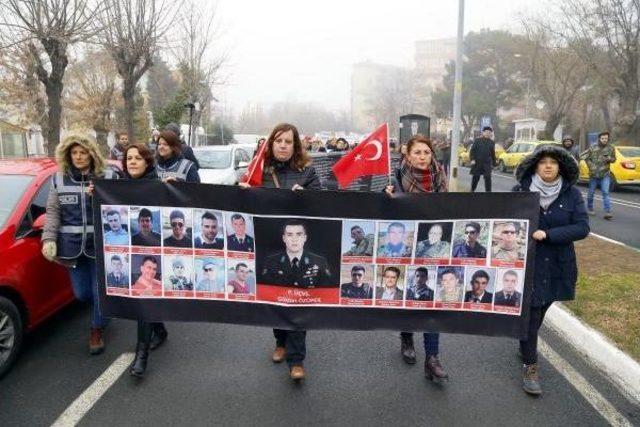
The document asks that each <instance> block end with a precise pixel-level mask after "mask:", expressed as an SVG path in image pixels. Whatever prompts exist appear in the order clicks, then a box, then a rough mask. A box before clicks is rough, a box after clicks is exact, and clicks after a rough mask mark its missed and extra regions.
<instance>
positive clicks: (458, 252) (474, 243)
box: [452, 221, 487, 258]
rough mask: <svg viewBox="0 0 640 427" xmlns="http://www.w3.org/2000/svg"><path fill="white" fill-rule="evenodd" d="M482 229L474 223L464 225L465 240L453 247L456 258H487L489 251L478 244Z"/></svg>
mask: <svg viewBox="0 0 640 427" xmlns="http://www.w3.org/2000/svg"><path fill="white" fill-rule="evenodd" d="M481 228H482V227H481V226H480V224H478V223H477V222H473V221H471V222H468V223H466V224H465V225H464V238H463V239H462V240H461V241H459V242H458V243H456V244H455V245H453V254H452V256H453V257H454V258H486V257H487V249H486V248H485V247H484V246H482V245H481V244H480V242H478V238H479V237H480V230H481Z"/></svg>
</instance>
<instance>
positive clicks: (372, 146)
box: [331, 123, 390, 188]
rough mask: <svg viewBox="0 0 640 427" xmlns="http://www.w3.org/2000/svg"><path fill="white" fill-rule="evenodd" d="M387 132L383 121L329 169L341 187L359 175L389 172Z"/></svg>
mask: <svg viewBox="0 0 640 427" xmlns="http://www.w3.org/2000/svg"><path fill="white" fill-rule="evenodd" d="M388 134H389V133H388V129H387V124H386V123H385V124H383V125H382V126H380V127H379V128H378V129H376V130H375V131H374V132H373V133H371V134H370V135H369V136H368V137H366V138H365V139H364V140H363V141H362V142H361V143H360V144H358V146H357V147H356V148H354V149H353V151H351V152H350V153H349V154H347V155H345V156H344V157H342V158H341V159H340V160H338V162H337V163H336V164H335V165H333V167H332V168H331V170H332V171H333V174H334V175H335V176H336V179H337V180H338V183H339V184H340V187H341V188H346V187H347V186H348V185H349V184H351V182H352V181H353V180H354V179H356V178H359V177H361V176H367V175H386V174H388V173H389V172H390V169H389V140H388Z"/></svg>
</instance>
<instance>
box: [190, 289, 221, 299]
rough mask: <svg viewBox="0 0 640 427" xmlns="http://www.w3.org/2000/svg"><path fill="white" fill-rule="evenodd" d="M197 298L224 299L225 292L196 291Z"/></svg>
mask: <svg viewBox="0 0 640 427" xmlns="http://www.w3.org/2000/svg"><path fill="white" fill-rule="evenodd" d="M196 298H206V299H224V292H204V291H196Z"/></svg>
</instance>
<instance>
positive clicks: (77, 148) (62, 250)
mask: <svg viewBox="0 0 640 427" xmlns="http://www.w3.org/2000/svg"><path fill="white" fill-rule="evenodd" d="M56 161H57V163H58V168H59V169H58V172H57V173H55V174H54V175H53V176H52V178H51V179H52V182H51V189H50V191H49V198H48V199H47V211H46V220H47V221H46V224H45V226H44V229H43V232H42V254H43V255H44V257H45V258H46V259H47V260H49V261H57V262H59V263H61V264H63V265H65V266H66V267H67V268H68V269H69V275H70V277H71V285H72V287H73V293H74V295H75V297H76V298H77V299H78V300H80V301H82V302H89V303H90V305H91V309H92V313H91V333H90V336H89V353H90V354H94V355H95V354H100V353H102V352H103V351H104V346H105V345H104V328H105V326H106V325H107V319H105V318H104V317H103V316H102V313H101V311H100V305H99V296H98V282H97V272H96V260H95V257H96V253H95V247H94V241H93V240H94V239H93V233H94V226H93V210H92V193H93V182H92V181H93V179H95V178H106V179H117V178H119V174H118V172H117V171H116V170H114V169H112V168H110V167H108V166H107V164H106V160H105V158H104V157H103V156H102V154H100V148H99V147H98V144H97V143H96V142H95V141H94V140H93V139H92V138H91V137H89V136H86V135H69V136H67V137H66V138H65V139H64V140H63V141H62V142H61V143H60V144H58V146H57V147H56Z"/></svg>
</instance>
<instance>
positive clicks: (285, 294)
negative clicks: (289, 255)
mask: <svg viewBox="0 0 640 427" xmlns="http://www.w3.org/2000/svg"><path fill="white" fill-rule="evenodd" d="M257 299H258V300H260V301H271V302H278V303H281V304H338V303H339V302H340V288H338V287H335V288H311V289H305V288H296V287H288V286H272V285H261V284H258V294H257Z"/></svg>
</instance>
